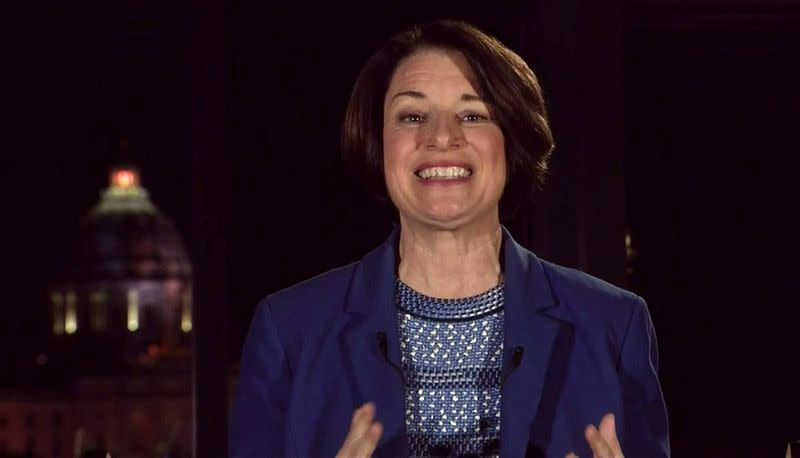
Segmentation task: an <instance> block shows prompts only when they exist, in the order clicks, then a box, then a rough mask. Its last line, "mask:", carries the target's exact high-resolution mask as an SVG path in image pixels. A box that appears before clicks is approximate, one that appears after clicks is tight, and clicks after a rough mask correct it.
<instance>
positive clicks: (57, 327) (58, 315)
mask: <svg viewBox="0 0 800 458" xmlns="http://www.w3.org/2000/svg"><path fill="white" fill-rule="evenodd" d="M50 300H51V301H52V303H53V334H55V335H57V336H60V335H61V334H64V296H63V295H62V294H61V293H60V292H58V291H53V293H52V294H50Z"/></svg>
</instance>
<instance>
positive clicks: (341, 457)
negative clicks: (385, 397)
mask: <svg viewBox="0 0 800 458" xmlns="http://www.w3.org/2000/svg"><path fill="white" fill-rule="evenodd" d="M374 418H375V404H373V403H371V402H368V403H366V404H364V405H363V406H361V407H359V408H358V409H356V410H355V411H354V412H353V421H352V422H351V423H350V432H349V433H347V437H345V438H344V444H342V448H341V449H340V450H339V453H337V454H336V458H356V457H359V458H360V457H370V456H372V452H373V451H375V447H376V446H377V445H378V439H380V438H381V434H382V433H383V426H382V425H381V424H380V423H379V422H377V421H373V419H374Z"/></svg>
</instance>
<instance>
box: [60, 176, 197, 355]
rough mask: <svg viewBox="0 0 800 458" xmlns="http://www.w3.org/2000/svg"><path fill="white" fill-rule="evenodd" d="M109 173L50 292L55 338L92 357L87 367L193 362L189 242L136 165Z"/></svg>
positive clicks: (69, 348)
mask: <svg viewBox="0 0 800 458" xmlns="http://www.w3.org/2000/svg"><path fill="white" fill-rule="evenodd" d="M109 178H110V180H109V181H110V184H109V187H108V188H106V189H105V190H103V191H102V193H101V198H100V201H99V202H98V203H97V204H96V205H95V206H94V208H92V209H91V211H90V212H89V213H88V215H87V216H86V217H85V218H84V220H83V221H82V223H81V225H80V230H79V233H78V236H77V239H76V244H75V250H74V252H73V254H72V256H71V257H70V258H69V259H67V261H68V262H67V264H66V265H65V269H64V275H63V277H62V278H61V279H60V281H59V282H58V283H57V284H56V285H54V287H53V288H52V290H51V294H50V296H51V297H50V299H51V303H52V318H53V320H52V325H53V327H52V333H53V338H54V339H55V344H56V346H60V347H63V348H64V349H68V350H69V351H73V352H78V353H80V354H81V355H86V356H88V355H91V357H84V358H83V359H82V360H83V361H85V362H86V365H85V367H84V368H83V369H86V370H93V369H98V368H102V369H103V370H108V369H110V370H118V369H125V368H128V369H130V368H134V367H138V368H141V367H151V368H152V367H156V366H163V365H164V364H168V365H169V364H172V365H175V364H177V366H181V367H187V364H188V349H189V333H190V332H191V330H192V320H191V264H190V262H189V258H188V256H187V254H186V249H185V247H184V244H183V241H182V239H181V237H180V235H179V234H178V232H177V230H176V228H175V225H174V224H173V223H172V221H171V220H170V219H169V218H167V217H166V216H165V215H163V214H162V213H160V212H159V210H158V208H157V207H156V206H155V205H154V204H153V202H152V201H151V200H150V198H149V195H148V193H147V190H145V189H144V188H143V187H142V186H141V185H140V183H139V174H138V172H137V171H136V170H135V169H133V168H117V169H115V170H113V171H112V172H111V173H110V177H109Z"/></svg>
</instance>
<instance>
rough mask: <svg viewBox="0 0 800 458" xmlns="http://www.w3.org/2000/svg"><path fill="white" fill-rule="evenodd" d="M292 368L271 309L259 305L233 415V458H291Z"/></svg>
mask: <svg viewBox="0 0 800 458" xmlns="http://www.w3.org/2000/svg"><path fill="white" fill-rule="evenodd" d="M291 378H292V374H291V368H290V366H289V359H288V356H287V353H286V349H285V347H284V345H283V342H282V341H281V338H280V336H279V334H278V328H277V326H276V324H275V320H274V319H273V315H272V311H271V307H270V304H269V303H268V302H267V300H266V299H265V300H263V301H262V302H261V303H259V305H258V308H257V309H256V313H255V316H254V317H253V321H252V322H251V323H250V329H249V331H248V333H247V337H246V339H245V343H244V348H243V350H242V359H241V365H240V371H239V382H238V386H237V391H236V396H235V398H234V404H233V409H232V412H231V424H230V426H231V427H230V435H229V443H228V446H229V455H230V457H231V458H256V457H258V458H261V457H272V456H276V457H277V456H286V453H287V444H286V433H285V431H286V427H285V417H286V411H287V407H288V398H289V389H290V384H291Z"/></svg>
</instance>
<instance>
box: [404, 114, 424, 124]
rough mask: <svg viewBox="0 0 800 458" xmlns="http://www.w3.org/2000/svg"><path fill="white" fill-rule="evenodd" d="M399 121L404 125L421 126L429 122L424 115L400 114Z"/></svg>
mask: <svg viewBox="0 0 800 458" xmlns="http://www.w3.org/2000/svg"><path fill="white" fill-rule="evenodd" d="M397 119H398V120H399V121H400V122H402V123H408V124H419V123H422V122H425V121H427V120H428V118H427V117H426V116H425V115H424V114H422V113H400V115H399V116H398V117H397Z"/></svg>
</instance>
